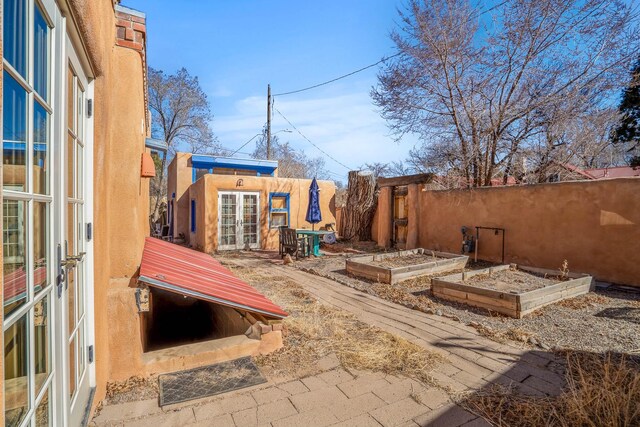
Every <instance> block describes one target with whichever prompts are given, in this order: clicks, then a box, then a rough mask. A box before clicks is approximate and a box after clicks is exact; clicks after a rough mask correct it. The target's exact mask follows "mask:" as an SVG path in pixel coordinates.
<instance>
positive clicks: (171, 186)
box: [167, 153, 336, 253]
mask: <svg viewBox="0 0 640 427" xmlns="http://www.w3.org/2000/svg"><path fill="white" fill-rule="evenodd" d="M168 172H169V175H168V179H167V185H168V192H167V194H168V196H169V206H170V208H169V209H170V211H171V212H172V214H171V217H172V221H173V227H172V228H173V236H174V237H175V238H178V237H184V239H185V241H186V243H188V244H189V245H190V246H191V247H193V248H196V249H198V250H201V251H204V252H206V253H211V252H214V251H217V250H232V249H246V248H250V249H270V250H273V249H277V248H278V227H280V226H288V227H291V228H308V229H310V228H311V224H309V223H307V222H306V221H305V215H306V213H307V206H308V203H309V186H310V185H311V180H309V179H296V178H279V177H278V162H276V161H270V160H255V159H236V158H226V157H217V156H202V155H192V154H189V153H177V154H176V156H175V158H174V159H173V161H172V162H171V164H170V165H169V168H168ZM318 185H319V187H320V208H321V212H322V222H321V223H320V224H317V225H316V228H318V227H325V226H326V225H327V224H335V222H336V218H335V192H336V188H335V184H334V183H333V181H318Z"/></svg>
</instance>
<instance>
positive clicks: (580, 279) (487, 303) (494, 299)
mask: <svg viewBox="0 0 640 427" xmlns="http://www.w3.org/2000/svg"><path fill="white" fill-rule="evenodd" d="M514 267H515V268H517V269H519V270H521V271H524V272H530V273H534V274H546V275H549V276H558V275H559V272H558V270H546V269H542V268H534V267H525V266H520V265H515V264H511V265H500V266H497V267H491V268H485V269H482V270H476V271H469V272H464V273H459V274H452V275H449V276H445V277H438V278H435V279H433V280H432V281H431V292H432V293H433V295H434V296H436V297H439V298H442V299H446V300H449V301H455V302H459V303H463V304H468V305H471V306H474V307H480V308H486V309H488V310H491V311H496V312H498V313H502V314H506V315H507V316H511V317H515V318H517V319H521V318H522V316H524V315H526V314H529V313H531V312H533V311H535V310H537V309H539V308H541V307H543V306H545V305H548V304H552V303H554V302H557V301H561V300H563V299H567V298H573V297H576V296H578V295H582V294H586V293H587V292H589V291H592V290H593V289H594V287H595V281H594V280H593V278H592V277H591V276H589V275H587V274H578V273H569V274H568V276H569V277H570V278H571V279H572V280H567V281H564V282H558V283H556V284H553V285H549V286H545V287H543V288H539V289H534V290H532V291H528V292H520V293H518V292H501V291H496V290H493V289H486V288H482V287H479V286H473V285H465V284H462V283H456V282H459V281H462V280H465V279H467V278H469V277H473V276H477V275H480V274H491V273H493V272H498V271H502V270H508V269H509V268H514Z"/></svg>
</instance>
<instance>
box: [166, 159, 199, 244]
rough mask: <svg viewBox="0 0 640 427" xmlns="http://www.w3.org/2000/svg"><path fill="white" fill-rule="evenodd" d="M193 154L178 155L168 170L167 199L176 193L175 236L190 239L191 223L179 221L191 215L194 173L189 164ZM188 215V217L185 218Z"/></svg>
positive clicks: (174, 212)
mask: <svg viewBox="0 0 640 427" xmlns="http://www.w3.org/2000/svg"><path fill="white" fill-rule="evenodd" d="M190 160H191V154H189V153H176V156H175V157H174V158H173V160H172V161H171V163H170V164H169V167H168V169H167V173H168V176H167V197H168V198H169V200H171V197H172V196H173V194H174V193H175V201H174V203H175V206H174V211H173V224H174V226H173V236H174V237H178V236H179V235H180V234H183V235H184V236H185V238H186V239H187V240H188V239H189V223H188V222H187V223H185V222H184V221H179V219H180V218H188V215H189V202H188V199H189V194H188V193H187V192H188V191H189V186H190V185H191V182H192V179H193V177H192V172H191V167H189V163H190ZM185 215H187V216H185Z"/></svg>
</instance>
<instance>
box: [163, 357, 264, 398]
mask: <svg viewBox="0 0 640 427" xmlns="http://www.w3.org/2000/svg"><path fill="white" fill-rule="evenodd" d="M158 382H159V385H160V406H166V405H173V404H175V403H181V402H186V401H189V400H194V399H202V398H203V397H209V396H215V395H216V394H220V393H226V392H229V391H233V390H238V389H241V388H245V387H251V386H254V385H258V384H262V383H266V382H267V380H265V379H264V377H263V376H262V374H261V373H260V371H259V370H258V367H257V366H256V365H255V364H254V363H253V360H251V357H241V358H240V359H235V360H230V361H228V362H221V363H216V364H215V365H209V366H204V367H202V368H195V369H189V370H187V371H180V372H174V373H171V374H164V375H160V376H159V377H158Z"/></svg>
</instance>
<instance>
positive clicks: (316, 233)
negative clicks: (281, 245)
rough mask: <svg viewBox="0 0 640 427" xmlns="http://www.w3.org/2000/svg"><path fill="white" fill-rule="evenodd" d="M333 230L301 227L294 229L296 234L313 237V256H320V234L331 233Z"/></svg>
mask: <svg viewBox="0 0 640 427" xmlns="http://www.w3.org/2000/svg"><path fill="white" fill-rule="evenodd" d="M332 233H333V231H324V230H305V229H302V228H298V229H296V234H297V235H298V236H311V237H313V252H312V254H313V256H321V255H320V236H324V235H325V234H332Z"/></svg>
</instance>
